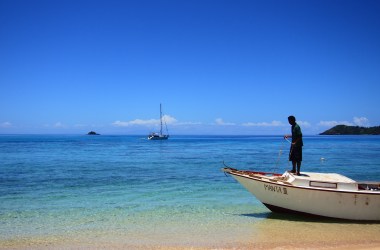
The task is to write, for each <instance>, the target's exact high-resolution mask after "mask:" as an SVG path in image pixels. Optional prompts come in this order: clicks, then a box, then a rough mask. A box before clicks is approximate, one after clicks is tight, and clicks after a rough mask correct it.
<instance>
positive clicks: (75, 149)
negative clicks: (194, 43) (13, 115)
mask: <svg viewBox="0 0 380 250" xmlns="http://www.w3.org/2000/svg"><path fill="white" fill-rule="evenodd" d="M304 144H305V146H304V161H303V163H302V169H301V171H318V172H337V173H341V174H344V175H346V176H348V177H350V178H353V179H355V180H373V181H378V180H380V137H378V136H335V137H334V136H326V137H322V136H310V137H305V138H304ZM288 150H289V144H288V143H287V142H286V141H284V140H283V139H282V137H281V136H251V137H248V136H173V137H171V138H170V139H169V140H167V141H148V140H146V139H145V138H143V137H141V136H140V137H138V136H103V135H102V136H77V135H29V136H25V135H1V136H0V241H1V242H3V243H4V244H3V245H4V246H5V244H8V245H12V244H15V243H17V242H18V243H20V242H21V243H22V242H28V244H32V245H33V244H37V245H38V244H46V243H51V244H53V243H54V242H66V241H70V242H72V241H74V242H75V241H77V242H86V241H89V242H90V241H92V242H94V241H98V242H99V243H101V242H107V241H110V240H111V239H113V241H114V242H122V243H128V244H130V245H165V244H166V243H167V244H170V245H174V246H176V245H182V246H183V245H184V246H186V245H188V246H227V245H228V246H234V245H236V244H239V243H250V244H259V243H260V244H270V243H265V242H270V240H271V239H272V240H273V238H275V239H278V240H284V241H285V240H286V239H287V238H291V239H293V238H294V240H296V239H298V238H300V237H301V238H302V239H303V241H305V242H308V240H307V239H308V238H307V235H312V236H310V238H309V241H310V242H314V241H315V240H316V239H318V240H320V241H326V242H327V241H330V242H331V241H332V242H336V243H337V244H340V243H339V242H344V240H346V241H347V240H348V241H349V240H352V241H355V242H361V241H366V239H368V241H371V239H373V237H372V238H371V236H374V234H376V233H377V234H378V232H380V226H379V224H360V223H358V224H357V223H353V224H352V223H345V222H341V221H338V222H331V221H328V222H320V221H314V220H311V221H310V220H309V219H301V220H299V217H293V216H285V217H284V216H282V217H281V216H280V217H278V216H277V215H274V214H272V213H270V212H269V211H268V210H267V209H266V208H265V207H264V206H263V205H262V204H261V203H260V202H259V201H258V200H256V199H255V198H254V197H253V196H252V195H251V194H249V193H248V191H246V190H245V189H244V188H243V187H241V186H240V184H238V183H237V182H236V181H234V180H233V179H232V178H230V177H226V176H225V175H224V174H223V173H222V172H221V171H220V168H222V167H223V164H222V162H223V161H225V162H226V164H228V165H230V166H231V167H234V168H238V169H255V170H259V171H277V172H280V173H281V172H283V171H285V170H287V169H290V164H289V163H288V161H287V154H288ZM353 228H354V229H355V231H356V232H357V233H356V234H354V235H351V234H352V233H350V232H351V231H350V230H352V229H353ZM339 232H345V233H344V234H342V233H339ZM302 235H303V236H302ZM305 235H306V236H305ZM174 236H175V237H174ZM310 242H309V243H310ZM21 243H20V244H21ZM22 244H23V243H22ZM310 244H311V243H310Z"/></svg>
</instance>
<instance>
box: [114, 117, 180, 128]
mask: <svg viewBox="0 0 380 250" xmlns="http://www.w3.org/2000/svg"><path fill="white" fill-rule="evenodd" d="M162 119H163V121H164V122H166V124H175V123H176V122H177V119H175V118H174V117H172V116H170V115H163V116H162ZM159 124H160V120H159V119H148V120H142V119H135V120H132V121H126V122H123V121H115V122H113V123H112V125H113V126H115V127H128V126H134V125H135V126H156V125H159Z"/></svg>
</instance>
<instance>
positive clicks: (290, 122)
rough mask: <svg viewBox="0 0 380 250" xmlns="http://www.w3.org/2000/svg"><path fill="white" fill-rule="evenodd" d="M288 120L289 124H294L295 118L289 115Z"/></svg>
mask: <svg viewBox="0 0 380 250" xmlns="http://www.w3.org/2000/svg"><path fill="white" fill-rule="evenodd" d="M288 122H289V124H290V125H294V124H296V118H295V117H294V116H293V115H291V116H289V117H288Z"/></svg>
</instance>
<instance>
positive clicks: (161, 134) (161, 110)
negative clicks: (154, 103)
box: [160, 103, 162, 135]
mask: <svg viewBox="0 0 380 250" xmlns="http://www.w3.org/2000/svg"><path fill="white" fill-rule="evenodd" d="M160 123H161V128H160V135H162V110H161V103H160Z"/></svg>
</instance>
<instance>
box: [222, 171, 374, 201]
mask: <svg viewBox="0 0 380 250" xmlns="http://www.w3.org/2000/svg"><path fill="white" fill-rule="evenodd" d="M223 171H224V169H223ZM235 171H236V170H231V169H230V171H228V172H227V171H224V172H225V173H228V174H231V175H236V176H240V177H243V178H247V179H253V180H255V181H259V182H264V183H270V184H273V185H279V186H286V187H292V188H298V189H306V190H315V191H319V192H334V193H348V194H360V195H367V194H369V195H380V190H378V191H371V190H358V191H350V190H334V189H329V188H320V187H300V186H295V185H292V184H290V183H289V182H287V183H289V184H287V183H286V181H285V182H282V181H281V180H275V181H276V182H274V180H273V179H269V178H268V176H265V175H263V177H267V178H261V177H260V176H259V175H257V176H250V175H244V174H241V173H236V172H235ZM238 171H241V170H238ZM328 183H344V182H328ZM356 183H357V184H359V183H358V182H356ZM360 184H362V183H360Z"/></svg>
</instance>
